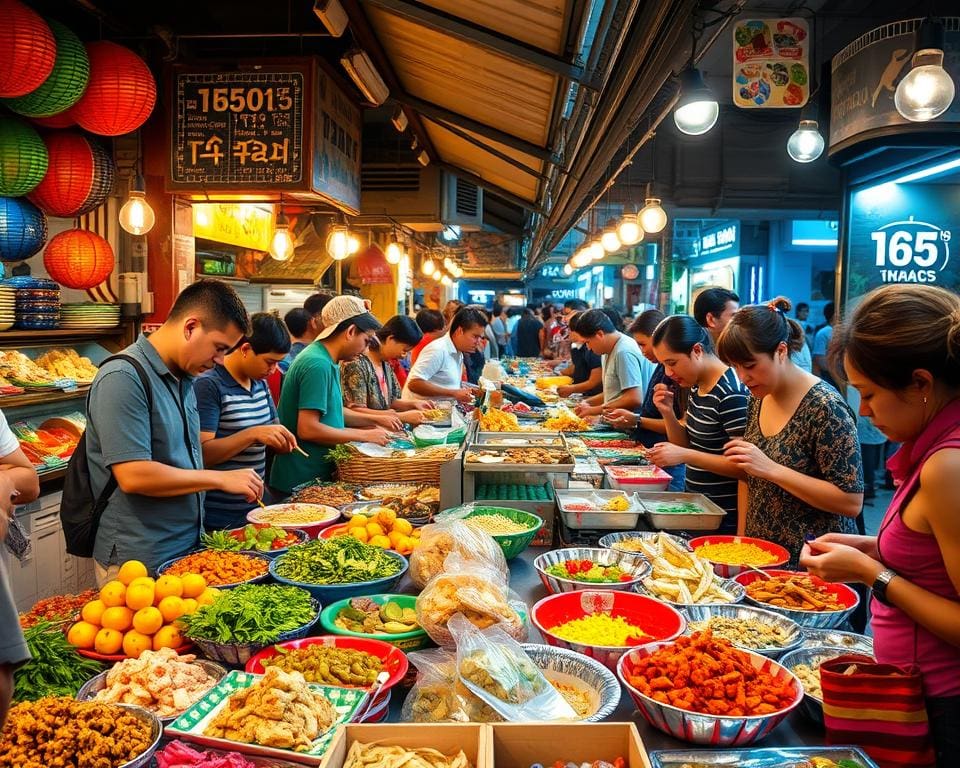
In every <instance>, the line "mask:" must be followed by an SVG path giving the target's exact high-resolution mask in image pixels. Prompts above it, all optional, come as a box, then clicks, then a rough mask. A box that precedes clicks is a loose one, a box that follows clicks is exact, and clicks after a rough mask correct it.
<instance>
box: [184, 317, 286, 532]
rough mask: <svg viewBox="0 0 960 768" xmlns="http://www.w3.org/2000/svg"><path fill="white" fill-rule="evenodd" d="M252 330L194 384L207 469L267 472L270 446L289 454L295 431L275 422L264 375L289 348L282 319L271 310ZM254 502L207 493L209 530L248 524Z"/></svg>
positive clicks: (225, 494) (271, 401)
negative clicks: (220, 363) (248, 514)
mask: <svg viewBox="0 0 960 768" xmlns="http://www.w3.org/2000/svg"><path fill="white" fill-rule="evenodd" d="M251 328H252V332H251V333H250V335H249V336H247V337H245V338H244V339H243V340H242V341H241V342H240V344H239V345H238V346H237V347H236V348H235V349H234V350H233V351H232V352H231V353H230V354H229V355H227V356H226V357H225V358H224V361H223V364H222V365H218V366H216V367H215V368H213V369H212V370H209V371H207V372H206V373H205V374H203V375H202V376H200V377H199V378H198V379H197V380H196V382H195V383H194V392H195V393H196V396H197V407H198V409H199V411H200V443H201V446H202V448H203V463H204V465H205V466H206V467H207V468H208V469H218V470H226V469H253V470H255V471H256V472H257V473H258V474H259V475H260V477H263V476H264V471H265V469H266V460H267V448H268V447H269V448H271V449H273V450H274V451H275V452H277V453H289V452H290V451H292V450H293V449H294V448H295V447H296V445H297V440H296V438H295V437H294V435H293V434H292V433H291V432H290V431H289V430H288V429H287V428H286V427H284V426H283V425H282V424H279V423H277V410H276V408H275V407H274V404H273V398H272V397H271V396H270V390H269V388H268V387H267V382H266V379H267V378H268V377H269V376H270V375H271V374H272V373H273V372H274V371H275V370H276V368H277V365H279V363H280V361H281V360H283V359H284V357H285V356H286V354H287V352H289V351H290V335H289V334H288V333H287V328H286V326H285V325H284V324H283V321H282V320H281V319H280V318H279V317H277V316H276V315H273V314H270V313H269V312H259V313H257V314H255V315H254V316H253V317H252V319H251ZM249 511H250V504H249V503H248V502H247V501H246V500H245V499H244V498H243V497H242V496H236V495H232V494H228V493H224V492H222V491H208V492H207V494H206V498H205V500H204V520H203V524H204V527H205V528H206V529H207V530H219V529H223V528H239V527H242V526H244V525H246V523H247V512H249Z"/></svg>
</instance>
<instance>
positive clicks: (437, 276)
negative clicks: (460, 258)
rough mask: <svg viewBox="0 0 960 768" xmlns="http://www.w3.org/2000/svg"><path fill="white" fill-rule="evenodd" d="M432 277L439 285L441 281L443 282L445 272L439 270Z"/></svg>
mask: <svg viewBox="0 0 960 768" xmlns="http://www.w3.org/2000/svg"><path fill="white" fill-rule="evenodd" d="M432 277H433V279H434V280H436V281H437V282H438V283H439V282H440V281H442V280H443V270H441V269H438V270H437V271H436V272H434V273H433V275H432Z"/></svg>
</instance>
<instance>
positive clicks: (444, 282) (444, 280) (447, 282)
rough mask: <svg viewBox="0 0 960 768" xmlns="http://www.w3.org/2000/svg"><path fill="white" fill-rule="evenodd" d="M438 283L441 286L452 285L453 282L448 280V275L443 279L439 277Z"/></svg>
mask: <svg viewBox="0 0 960 768" xmlns="http://www.w3.org/2000/svg"><path fill="white" fill-rule="evenodd" d="M440 282H441V283H442V284H443V285H453V280H451V279H450V276H449V275H444V276H443V277H441V278H440Z"/></svg>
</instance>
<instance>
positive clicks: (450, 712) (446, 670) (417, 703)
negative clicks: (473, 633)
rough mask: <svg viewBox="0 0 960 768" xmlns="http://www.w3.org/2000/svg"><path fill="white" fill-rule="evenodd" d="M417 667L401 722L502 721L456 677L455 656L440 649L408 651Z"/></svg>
mask: <svg viewBox="0 0 960 768" xmlns="http://www.w3.org/2000/svg"><path fill="white" fill-rule="evenodd" d="M407 658H408V659H409V660H410V663H411V664H413V665H414V666H415V667H416V668H417V682H416V683H414V685H413V687H412V688H411V689H410V693H409V694H407V698H406V699H404V701H403V708H402V709H401V712H400V720H401V721H402V722H404V723H494V722H500V721H502V720H503V718H502V717H500V715H498V714H497V713H496V712H495V711H494V710H493V709H491V708H490V707H489V706H487V705H486V704H484V703H483V702H482V701H481V700H480V699H479V698H477V697H476V696H474V695H473V694H472V693H471V692H470V691H469V690H467V688H466V687H465V686H464V685H463V684H462V683H461V682H460V681H459V680H458V679H457V655H456V654H455V653H454V652H453V651H446V650H444V649H443V648H432V649H430V650H428V651H414V652H413V653H408V654H407Z"/></svg>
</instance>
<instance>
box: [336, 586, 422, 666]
mask: <svg viewBox="0 0 960 768" xmlns="http://www.w3.org/2000/svg"><path fill="white" fill-rule="evenodd" d="M352 599H353V598H351V597H348V598H346V599H344V600H337V602H335V603H331V604H330V605H328V606H327V607H326V608H324V609H323V610H322V611H321V612H320V626H322V627H323V629H324V631H325V632H329V633H330V634H331V635H343V636H344V637H361V638H370V639H373V640H382V641H383V642H385V643H390V645H395V646H396V647H397V648H399V649H400V650H401V651H405V652H406V651H419V650H420V649H421V648H426V647H427V646H428V645H430V644H431V641H430V637H429V636H428V635H427V632H426V630H424V629H423V628H421V627H418V628H417V629H414V630H411V631H410V632H398V633H397V634H393V635H391V634H388V633H386V632H383V633H368V632H353V631H352V630H349V629H344V628H343V627H340V626H337V624H336V619H337V615H338V614H339V613H340V611H342V610H343V609H344V608H347V607H348V606H349V605H350V601H351V600H352ZM368 599H370V600H372V601H373V602H375V603H379V604H380V605H386V604H387V603H390V602H393V603H397V605H399V606H400V607H401V608H415V607H416V604H417V598H416V597H415V596H414V595H394V594H387V595H370V596H369V598H368Z"/></svg>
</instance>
